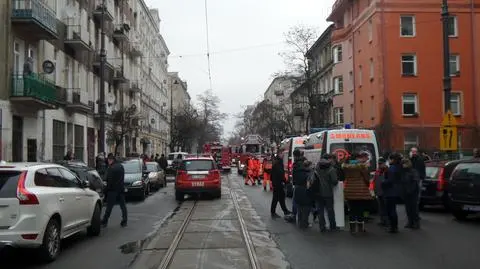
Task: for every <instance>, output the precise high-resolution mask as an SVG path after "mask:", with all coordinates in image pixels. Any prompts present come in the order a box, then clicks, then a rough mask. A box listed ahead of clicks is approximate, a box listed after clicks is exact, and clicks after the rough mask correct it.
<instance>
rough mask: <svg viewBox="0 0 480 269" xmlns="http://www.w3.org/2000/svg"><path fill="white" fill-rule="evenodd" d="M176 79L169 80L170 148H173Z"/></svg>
mask: <svg viewBox="0 0 480 269" xmlns="http://www.w3.org/2000/svg"><path fill="white" fill-rule="evenodd" d="M177 84H178V81H177V80H176V79H175V80H174V81H173V83H172V81H171V80H170V150H172V151H173V150H174V148H173V139H172V138H173V85H177Z"/></svg>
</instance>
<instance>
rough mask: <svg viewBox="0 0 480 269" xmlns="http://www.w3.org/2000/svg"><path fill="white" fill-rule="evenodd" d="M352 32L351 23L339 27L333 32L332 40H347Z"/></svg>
mask: <svg viewBox="0 0 480 269" xmlns="http://www.w3.org/2000/svg"><path fill="white" fill-rule="evenodd" d="M351 32H352V25H351V24H349V25H347V27H342V28H337V29H335V30H333V32H332V42H336V41H342V40H345V39H346V38H347V37H348V36H349V35H350V33H351Z"/></svg>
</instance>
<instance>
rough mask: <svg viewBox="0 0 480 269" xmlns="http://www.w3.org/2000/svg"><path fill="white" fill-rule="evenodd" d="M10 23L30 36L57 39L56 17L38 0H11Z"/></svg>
mask: <svg viewBox="0 0 480 269" xmlns="http://www.w3.org/2000/svg"><path fill="white" fill-rule="evenodd" d="M11 1H12V17H11V19H12V23H14V24H16V25H18V26H20V27H22V28H21V30H22V31H24V32H25V33H28V34H29V35H30V37H32V36H35V37H38V38H46V39H57V38H58V31H57V18H56V16H55V12H53V11H52V10H51V9H50V8H49V7H48V6H47V5H46V4H44V3H43V2H42V1H40V0H11Z"/></svg>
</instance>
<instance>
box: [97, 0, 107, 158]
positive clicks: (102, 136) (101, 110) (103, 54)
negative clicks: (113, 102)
mask: <svg viewBox="0 0 480 269" xmlns="http://www.w3.org/2000/svg"><path fill="white" fill-rule="evenodd" d="M105 9H106V4H105V0H102V17H101V18H100V31H101V36H100V101H99V104H98V105H99V111H98V112H99V114H100V134H99V136H98V139H99V141H100V142H99V149H98V151H99V152H105V113H106V106H105V60H106V58H107V52H106V51H105Z"/></svg>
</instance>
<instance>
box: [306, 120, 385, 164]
mask: <svg viewBox="0 0 480 269" xmlns="http://www.w3.org/2000/svg"><path fill="white" fill-rule="evenodd" d="M362 152H365V153H367V154H368V155H369V156H370V171H374V170H375V169H376V168H377V165H378V157H379V148H378V142H377V137H376V135H375V131H373V130H367V129H334V130H327V131H322V132H318V133H314V134H311V135H309V136H308V138H307V139H306V141H305V151H304V155H305V157H306V158H307V159H308V160H309V161H311V162H312V163H316V162H318V160H319V158H320V157H321V156H322V155H323V154H325V153H330V154H335V155H336V156H337V159H338V160H339V161H342V160H345V159H347V158H348V157H350V155H352V154H353V153H362Z"/></svg>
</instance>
